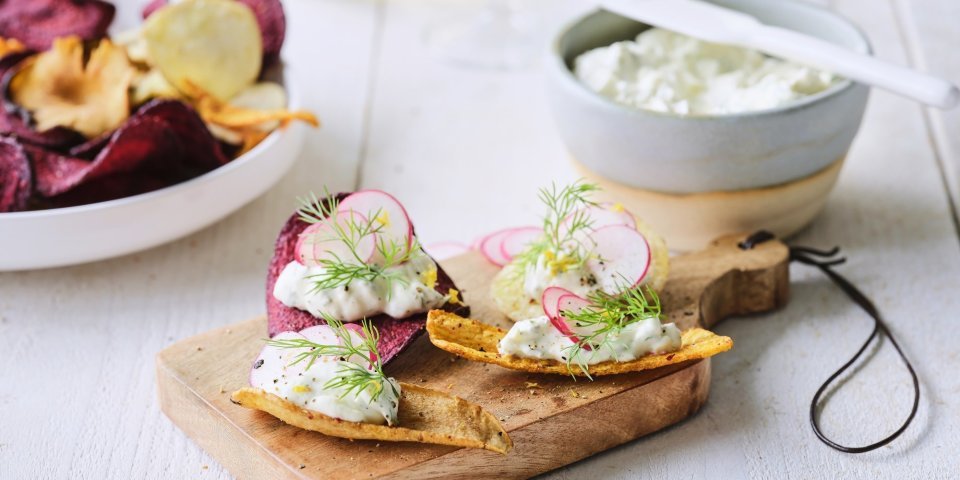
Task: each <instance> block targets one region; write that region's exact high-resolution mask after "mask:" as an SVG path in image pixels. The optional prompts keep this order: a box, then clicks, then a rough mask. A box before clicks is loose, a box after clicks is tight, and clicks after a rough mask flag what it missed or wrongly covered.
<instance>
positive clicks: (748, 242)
mask: <svg viewBox="0 0 960 480" xmlns="http://www.w3.org/2000/svg"><path fill="white" fill-rule="evenodd" d="M774 238H775V236H774V235H773V234H772V233H770V232H767V231H763V230H761V231H759V232H756V233H754V234H752V235H750V236H749V237H747V238H746V239H744V240H743V241H742V242H740V243H739V244H738V245H739V247H740V248H741V249H744V250H750V249H752V248H753V247H755V246H756V245H758V244H760V243H763V242H766V241H768V240H772V239H774ZM789 248H790V260H791V261H796V262H800V263H803V264H805V265H811V266H814V267H817V268H819V269H820V271H822V272H823V273H824V275H826V276H827V277H828V278H829V279H830V280H831V281H833V283H834V284H835V285H837V287H838V288H840V290H841V291H843V293H845V294H846V295H847V297H849V298H850V300H852V301H853V302H854V303H856V304H857V305H858V306H859V307H860V308H861V309H863V311H864V312H866V313H867V315H870V317H871V318H873V331H872V332H870V335H869V336H868V337H867V340H866V341H865V342H863V345H862V346H861V347H860V349H859V350H857V353H855V354H854V355H853V357H851V358H850V360H848V361H847V362H846V363H844V364H843V366H841V367H840V368H839V369H838V370H837V371H835V372H833V374H831V375H830V376H829V377H828V378H827V380H826V381H824V382H823V384H822V385H820V388H818V389H817V393H815V394H814V395H813V399H812V400H811V401H810V426H811V427H812V428H813V433H814V434H816V436H817V438H818V439H820V441H821V442H823V443H824V444H826V445H827V446H829V447H830V448H833V449H835V450H838V451H841V452H845V453H864V452H869V451H871V450H876V449H878V448H880V447H882V446H884V445H886V444H888V443H890V442H892V441H893V440H894V439H896V438H897V437H899V436H900V434H902V433H903V432H904V431H905V430H906V429H907V427H908V426H910V423H911V422H912V421H913V419H914V417H916V415H917V410H918V408H919V406H920V380H919V379H918V378H917V373H916V371H915V370H914V369H913V365H912V364H911V363H910V360H909V359H907V356H906V354H904V353H903V350H902V349H901V348H900V344H899V343H898V342H897V340H896V338H894V336H893V333H891V331H890V329H889V328H888V327H887V324H886V322H884V321H883V316H882V315H881V314H880V311H879V310H877V307H876V306H875V305H874V304H873V302H872V301H871V300H870V298H869V297H867V296H866V295H865V294H864V293H863V292H861V291H860V289H858V288H857V287H856V286H855V285H853V284H852V283H850V281H849V280H847V279H846V278H845V277H843V276H842V275H840V274H839V273H837V272H835V271H834V270H833V267H835V266H837V265H840V264H842V263H844V262H845V261H846V258H843V257H840V258H832V257H835V256H836V255H838V254H839V253H840V248H839V247H834V248H832V249H830V250H819V249H815V248H810V247H797V246H791V247H789ZM880 335H885V336H886V337H887V338H888V339H889V340H890V344H891V345H893V348H894V349H895V350H896V351H897V354H898V355H899V356H900V359H901V360H903V364H904V366H906V367H907V371H908V372H909V373H910V377H911V379H912V380H913V406H912V407H911V409H910V415H909V416H908V417H907V419H906V420H905V421H904V422H903V424H902V425H900V427H899V428H898V429H897V430H896V431H894V432H893V433H891V434H890V435H888V436H887V437H885V438H883V439H881V440H879V441H877V442H874V443H871V444H869V445H865V446H862V447H850V446H846V445H841V444H839V443H837V442H835V441H833V440H831V439H830V438H828V437H827V436H826V435H825V434H824V433H823V431H822V430H821V428H820V421H819V418H818V415H817V404H818V403H820V399H821V398H822V397H823V394H824V393H825V392H826V391H827V388H829V387H830V385H832V384H833V383H834V381H836V380H837V378H839V377H840V375H842V374H843V372H845V371H847V370H848V369H849V368H850V367H851V366H853V364H854V363H856V361H857V360H858V359H859V358H860V357H861V356H862V355H863V353H864V352H865V351H866V350H867V347H868V346H869V345H870V342H872V341H873V340H874V339H875V338H877V337H879V336H880Z"/></svg>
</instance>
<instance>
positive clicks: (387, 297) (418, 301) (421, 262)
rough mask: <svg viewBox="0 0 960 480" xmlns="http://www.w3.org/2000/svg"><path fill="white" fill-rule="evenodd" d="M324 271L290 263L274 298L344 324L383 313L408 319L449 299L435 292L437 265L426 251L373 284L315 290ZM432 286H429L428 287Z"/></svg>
mask: <svg viewBox="0 0 960 480" xmlns="http://www.w3.org/2000/svg"><path fill="white" fill-rule="evenodd" d="M323 271H324V268H323V267H322V266H318V267H307V266H305V265H303V264H300V263H299V262H296V261H294V262H290V263H289V264H287V266H286V267H284V269H283V271H282V272H281V273H280V276H279V277H278V278H277V283H276V284H275V285H274V287H273V296H274V297H275V298H276V299H277V300H279V301H280V302H282V303H283V304H284V305H286V306H288V307H292V308H298V309H301V310H305V311H307V312H309V313H310V314H311V315H313V316H315V317H317V318H323V314H327V315H330V316H332V317H334V318H336V319H338V320H340V321H342V322H355V321H358V320H361V319H363V318H369V317H372V316H374V315H377V314H380V313H386V314H387V315H389V316H391V317H394V318H405V317H408V316H410V315H413V314H415V313H420V312H425V311H427V310H430V309H432V308H438V307H440V306H442V305H443V304H444V302H446V300H447V297H446V296H444V295H443V294H441V293H439V292H437V291H436V290H434V283H435V282H436V278H437V277H436V274H437V264H436V263H435V262H434V261H433V259H431V258H430V257H429V256H428V255H427V254H425V253H424V252H423V251H419V252H417V253H416V254H413V255H412V258H411V259H410V260H409V261H407V262H404V263H402V264H400V265H397V266H394V267H390V268H388V269H387V272H388V274H389V275H390V276H391V277H393V280H392V281H387V280H386V279H385V278H384V277H383V276H381V277H378V278H376V279H374V280H373V281H368V280H363V279H356V280H353V281H352V282H350V283H349V284H348V285H345V286H341V287H337V288H333V289H324V290H314V279H311V277H314V278H315V276H316V275H319V274H321V273H323ZM428 283H429V285H428Z"/></svg>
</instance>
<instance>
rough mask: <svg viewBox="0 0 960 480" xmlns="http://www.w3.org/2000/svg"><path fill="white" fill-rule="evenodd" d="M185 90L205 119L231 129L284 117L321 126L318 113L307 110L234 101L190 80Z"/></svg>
mask: <svg viewBox="0 0 960 480" xmlns="http://www.w3.org/2000/svg"><path fill="white" fill-rule="evenodd" d="M183 91H184V92H185V93H186V94H187V96H189V97H190V98H191V99H193V103H194V106H196V108H197V111H198V112H200V116H201V117H203V120H204V121H205V122H207V123H213V124H216V125H219V126H221V127H226V128H231V129H243V128H260V127H261V126H263V125H264V124H267V123H269V122H274V121H280V122H281V124H283V123H285V122H289V121H291V120H302V121H304V122H306V123H309V124H310V125H313V126H314V127H318V126H320V121H319V120H317V117H316V116H314V115H313V114H312V113H310V112H308V111H305V110H287V109H284V108H273V109H268V110H260V109H258V108H247V107H243V106H240V105H234V104H233V103H232V102H230V103H228V102H223V101H220V100H219V99H217V98H216V97H215V96H214V95H211V94H210V93H208V92H207V91H206V90H204V89H203V87H201V86H200V85H197V84H194V83H193V82H189V81H188V82H186V84H185V86H184V89H183ZM248 101H249V99H248Z"/></svg>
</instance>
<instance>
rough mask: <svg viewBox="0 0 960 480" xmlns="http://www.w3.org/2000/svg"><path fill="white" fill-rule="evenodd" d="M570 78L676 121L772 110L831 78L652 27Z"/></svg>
mask: <svg viewBox="0 0 960 480" xmlns="http://www.w3.org/2000/svg"><path fill="white" fill-rule="evenodd" d="M574 70H575V73H576V76H577V78H579V79H580V81H581V82H583V83H584V84H585V85H586V86H587V87H589V88H590V89H591V90H594V91H595V92H597V93H599V94H600V95H603V96H604V97H607V98H609V99H611V100H613V101H615V102H617V103H621V104H623V105H627V106H630V107H634V108H639V109H645V110H653V111H657V112H665V113H673V114H678V115H693V116H696V115H728V114H737V113H743V112H752V111H757V110H766V109H770V108H775V107H778V106H781V105H784V104H787V103H790V102H793V101H795V100H797V99H800V98H803V97H805V96H808V95H813V94H815V93H818V92H821V91H823V90H826V89H827V88H829V87H830V86H831V85H833V84H834V83H835V82H837V81H838V77H837V76H835V75H833V74H831V73H827V72H822V71H819V70H816V69H814V68H810V67H806V66H803V65H799V64H796V63H792V62H788V61H785V60H780V59H777V58H772V57H769V56H766V55H764V54H763V53H760V52H758V51H755V50H750V49H746V48H741V47H734V46H728V45H719V44H714V43H708V42H704V41H701V40H697V39H695V38H692V37H688V36H686V35H682V34H679V33H674V32H670V31H667V30H662V29H659V28H651V29H648V30H645V31H644V32H642V33H640V35H638V36H637V38H636V40H634V41H623V42H617V43H614V44H613V45H610V46H607V47H601V48H596V49H593V50H590V51H588V52H586V53H584V54H582V55H580V56H579V57H577V58H576V61H575V65H574Z"/></svg>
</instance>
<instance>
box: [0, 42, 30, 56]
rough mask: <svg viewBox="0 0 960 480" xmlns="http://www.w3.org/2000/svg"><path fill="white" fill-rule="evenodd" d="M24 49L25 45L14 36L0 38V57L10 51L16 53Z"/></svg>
mask: <svg viewBox="0 0 960 480" xmlns="http://www.w3.org/2000/svg"><path fill="white" fill-rule="evenodd" d="M24 50H26V47H24V46H23V44H22V43H20V40H17V39H16V38H0V58H2V57H6V56H7V55H8V54H10V53H18V52H22V51H24Z"/></svg>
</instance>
